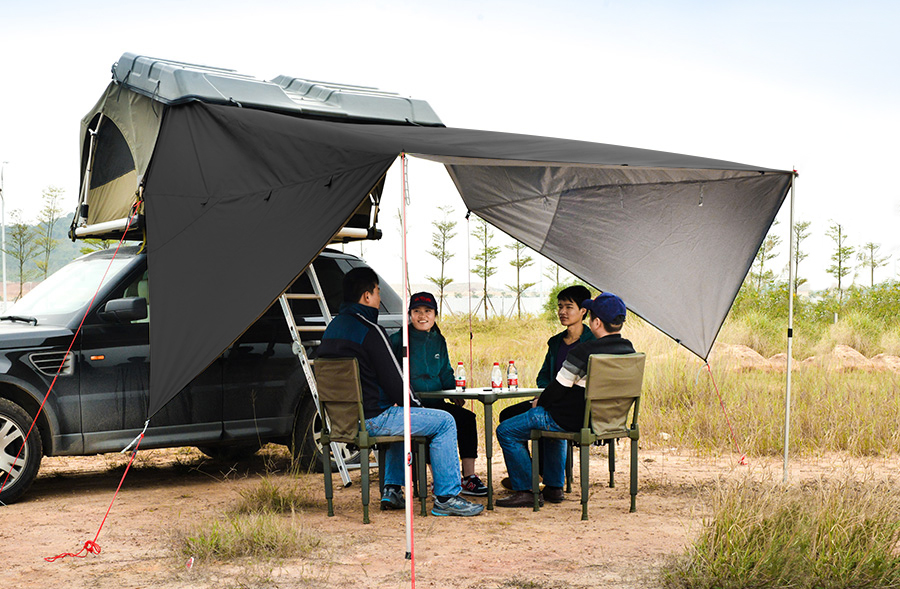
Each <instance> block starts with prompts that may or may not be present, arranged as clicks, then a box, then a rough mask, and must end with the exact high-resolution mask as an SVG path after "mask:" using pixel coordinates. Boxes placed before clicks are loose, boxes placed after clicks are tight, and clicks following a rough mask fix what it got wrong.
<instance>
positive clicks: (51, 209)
mask: <svg viewBox="0 0 900 589" xmlns="http://www.w3.org/2000/svg"><path fill="white" fill-rule="evenodd" d="M64 192H65V191H64V190H63V189H62V188H58V187H56V186H48V187H47V188H45V189H44V193H43V196H42V197H41V198H43V200H44V208H42V209H41V212H40V214H39V215H38V224H37V227H36V228H35V233H36V239H35V243H36V245H37V248H38V252H39V255H38V260H37V262H36V264H37V267H38V270H39V271H40V272H41V274H43V278H47V275H48V274H50V254H51V253H52V252H53V248H54V247H56V244H57V243H59V240H56V239H53V228H54V226H55V225H56V222H57V221H58V220H59V217H60V215H62V209H61V208H60V206H59V203H60V200H62V195H63V193H64Z"/></svg>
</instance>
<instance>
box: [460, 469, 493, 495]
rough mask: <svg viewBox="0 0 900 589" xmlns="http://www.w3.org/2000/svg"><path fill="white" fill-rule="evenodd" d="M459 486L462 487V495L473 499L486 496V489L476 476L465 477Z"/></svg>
mask: <svg viewBox="0 0 900 589" xmlns="http://www.w3.org/2000/svg"><path fill="white" fill-rule="evenodd" d="M460 484H461V485H462V494H463V495H472V496H474V497H486V496H487V492H488V488H487V487H485V486H484V483H482V482H481V479H480V478H478V475H476V474H472V475H469V476H467V477H465V478H464V479H463V480H462V482H461V483H460Z"/></svg>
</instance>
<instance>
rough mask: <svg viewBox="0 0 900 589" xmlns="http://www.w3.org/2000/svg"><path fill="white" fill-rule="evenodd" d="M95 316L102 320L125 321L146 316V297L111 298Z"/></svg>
mask: <svg viewBox="0 0 900 589" xmlns="http://www.w3.org/2000/svg"><path fill="white" fill-rule="evenodd" d="M97 316H98V317H100V319H103V320H104V321H109V322H113V323H126V322H128V321H139V320H141V319H146V318H147V299H145V298H144V297H127V298H124V299H113V300H111V301H109V302H108V303H106V305H105V306H104V307H103V309H102V310H101V311H99V312H97Z"/></svg>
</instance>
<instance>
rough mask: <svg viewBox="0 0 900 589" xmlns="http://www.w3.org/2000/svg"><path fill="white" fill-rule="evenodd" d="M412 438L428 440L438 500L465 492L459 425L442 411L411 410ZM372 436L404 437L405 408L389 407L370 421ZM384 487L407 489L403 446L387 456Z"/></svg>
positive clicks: (391, 449) (392, 448) (394, 447)
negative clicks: (403, 487) (458, 443)
mask: <svg viewBox="0 0 900 589" xmlns="http://www.w3.org/2000/svg"><path fill="white" fill-rule="evenodd" d="M409 427H410V435H413V436H425V437H427V438H428V449H429V451H430V453H431V476H432V478H434V494H435V496H436V497H448V496H450V497H452V496H454V495H459V493H460V491H462V487H461V486H460V479H461V474H460V472H461V471H460V468H459V453H458V451H457V449H456V423H455V422H454V421H453V417H452V416H451V415H450V414H449V413H447V412H446V411H442V410H440V409H424V408H422V407H411V408H410V409H409ZM366 430H367V431H368V432H369V435H370V436H402V435H403V407H397V406H394V407H389V408H388V409H386V410H385V411H384V412H382V413H381V414H380V415H378V416H376V417H373V418H371V419H366ZM385 462H386V463H387V464H385V465H384V484H386V485H400V486H403V485H404V484H405V482H406V477H405V471H404V468H406V460H404V455H403V444H397V443H395V444H390V445H389V446H388V449H387V455H386V456H385Z"/></svg>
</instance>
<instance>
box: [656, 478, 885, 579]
mask: <svg viewBox="0 0 900 589" xmlns="http://www.w3.org/2000/svg"><path fill="white" fill-rule="evenodd" d="M895 493H896V486H895V485H894V484H890V483H883V482H874V481H862V482H860V481H855V480H845V481H837V482H835V481H827V480H821V481H817V482H815V483H812V484H808V485H805V486H801V487H785V486H778V485H774V484H771V483H768V484H759V483H752V482H748V481H746V480H745V481H742V482H739V483H732V484H726V485H720V486H719V487H718V488H717V489H715V490H714V492H713V493H712V497H711V502H712V505H713V506H712V515H711V516H710V517H709V518H707V519H706V520H705V521H704V527H703V530H702V531H701V534H700V537H699V538H698V539H697V541H696V542H695V543H694V544H693V546H692V547H691V548H690V549H689V550H688V551H687V553H686V554H684V555H683V556H681V557H680V558H678V559H676V560H674V561H673V562H672V563H671V565H670V566H669V567H668V568H667V570H665V571H664V573H663V579H664V583H665V584H666V585H667V586H668V587H679V588H697V589H701V588H702V589H706V588H710V589H711V588H722V589H726V588H731V587H734V588H738V587H741V588H743V587H790V588H798V589H802V588H810V589H812V588H845V587H847V588H850V587H860V588H861V587H867V588H868V587H871V588H878V587H900V551H898V548H900V544H898V543H900V507H898V504H897V502H896V500H895Z"/></svg>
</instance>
